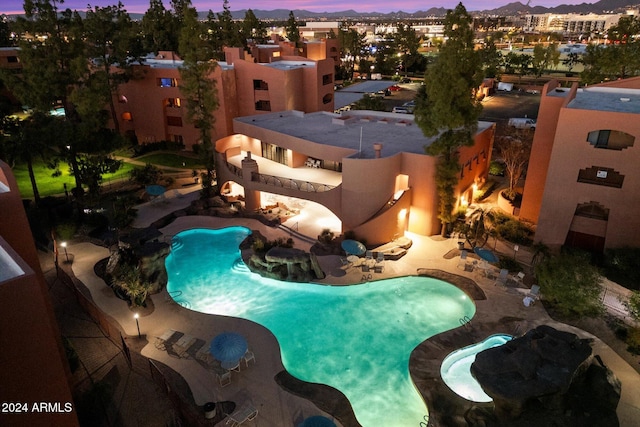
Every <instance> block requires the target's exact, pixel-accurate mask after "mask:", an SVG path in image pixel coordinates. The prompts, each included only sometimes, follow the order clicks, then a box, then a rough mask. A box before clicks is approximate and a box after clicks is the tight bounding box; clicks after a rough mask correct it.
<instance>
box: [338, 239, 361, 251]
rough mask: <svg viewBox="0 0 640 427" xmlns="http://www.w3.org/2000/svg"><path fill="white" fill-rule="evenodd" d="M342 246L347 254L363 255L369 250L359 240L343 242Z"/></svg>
mask: <svg viewBox="0 0 640 427" xmlns="http://www.w3.org/2000/svg"><path fill="white" fill-rule="evenodd" d="M341 246H342V249H344V251H345V252H346V253H347V254H353V255H362V254H363V253H365V252H366V251H367V248H365V247H364V245H363V244H362V243H360V242H358V241H357V240H350V239H347V240H343V241H342V243H341Z"/></svg>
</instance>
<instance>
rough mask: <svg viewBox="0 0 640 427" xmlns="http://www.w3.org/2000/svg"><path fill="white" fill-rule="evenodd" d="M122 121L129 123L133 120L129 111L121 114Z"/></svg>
mask: <svg viewBox="0 0 640 427" xmlns="http://www.w3.org/2000/svg"><path fill="white" fill-rule="evenodd" d="M122 120H124V121H126V122H130V121H131V120H133V118H132V117H131V113H130V112H129V111H127V112H124V113H122Z"/></svg>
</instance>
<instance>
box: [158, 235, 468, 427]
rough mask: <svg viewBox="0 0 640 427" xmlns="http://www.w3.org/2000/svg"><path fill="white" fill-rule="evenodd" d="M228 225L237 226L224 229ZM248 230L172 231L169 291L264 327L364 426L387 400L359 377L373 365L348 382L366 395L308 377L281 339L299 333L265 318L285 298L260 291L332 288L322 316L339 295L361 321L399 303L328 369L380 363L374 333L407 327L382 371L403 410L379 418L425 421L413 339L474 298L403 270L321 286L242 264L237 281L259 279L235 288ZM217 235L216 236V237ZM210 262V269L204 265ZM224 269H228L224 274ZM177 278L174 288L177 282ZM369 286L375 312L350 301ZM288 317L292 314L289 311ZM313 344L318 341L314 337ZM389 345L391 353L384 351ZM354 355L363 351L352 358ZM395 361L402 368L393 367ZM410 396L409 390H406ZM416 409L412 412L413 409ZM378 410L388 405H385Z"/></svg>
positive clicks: (464, 312) (450, 320) (289, 357)
mask: <svg viewBox="0 0 640 427" xmlns="http://www.w3.org/2000/svg"><path fill="white" fill-rule="evenodd" d="M234 232H235V234H225V233H234ZM201 233H202V234H204V235H207V236H210V237H209V238H208V240H207V239H206V238H205V242H203V243H204V244H205V246H203V247H198V246H192V245H191V244H188V241H189V240H190V236H192V235H200V234H201ZM250 233H251V230H249V229H248V228H246V227H242V226H233V227H226V228H222V229H215V230H213V229H202V228H196V229H189V230H184V231H183V232H180V233H177V234H176V235H175V236H174V241H173V242H172V252H171V254H170V255H169V256H168V257H167V260H166V266H167V273H168V276H169V283H168V284H167V291H168V292H170V295H173V294H172V293H171V292H173V291H177V290H180V292H181V297H180V298H182V299H184V300H185V301H190V302H191V304H189V308H190V309H191V310H194V311H199V312H203V313H207V314H216V315H225V316H231V317H238V318H243V319H247V320H250V321H253V322H256V323H258V324H261V325H262V326H264V327H266V328H267V329H268V330H270V331H271V333H272V334H273V335H274V336H275V337H276V339H277V340H278V343H279V344H280V350H281V358H282V363H283V365H284V367H285V369H286V370H287V371H288V372H289V373H290V374H291V375H293V376H294V377H297V378H298V379H300V380H302V381H306V382H313V383H321V384H326V385H328V386H331V387H334V388H336V389H338V390H340V391H341V392H342V393H343V394H344V395H345V396H346V397H347V399H349V403H350V405H351V407H352V409H353V410H354V413H355V415H356V418H357V419H358V421H359V422H361V424H362V425H363V426H379V425H380V423H379V421H380V420H381V419H384V417H383V418H378V417H379V416H380V415H381V414H377V416H378V417H377V416H376V413H377V411H378V410H380V409H381V407H383V406H385V405H383V404H382V403H383V402H381V401H380V398H381V397H382V396H384V394H382V395H378V393H372V392H371V391H372V390H373V389H379V388H380V387H379V386H375V385H374V387H373V388H372V387H371V384H368V385H367V384H365V382H366V378H365V377H370V376H371V372H369V371H365V372H364V374H362V375H359V376H358V377H357V384H353V385H355V386H356V388H357V389H360V390H361V391H362V392H363V394H365V395H367V397H368V399H364V400H361V399H358V398H355V399H354V395H353V392H356V393H359V392H358V390H354V389H349V388H348V387H347V388H343V387H342V386H346V384H344V383H343V384H342V386H341V385H338V384H336V383H335V382H334V381H331V380H329V379H328V378H318V377H316V376H315V375H312V376H311V377H309V376H308V375H307V374H306V373H305V372H304V370H305V367H304V366H296V365H297V361H299V360H300V355H299V354H296V350H298V349H296V348H295V346H292V345H287V341H289V342H295V343H304V339H303V337H296V339H294V340H287V337H286V336H285V335H286V334H284V332H285V331H283V330H282V328H281V327H279V326H277V325H274V324H273V321H272V320H270V318H271V317H272V316H273V314H274V312H278V311H279V310H280V309H286V308H287V307H286V306H285V307H280V308H278V307H277V306H278V305H279V304H282V303H283V302H285V301H284V300H285V298H282V297H276V298H275V299H269V298H268V297H267V295H265V294H264V293H265V292H272V291H273V290H276V291H278V292H283V291H285V292H294V293H295V292H300V291H301V290H304V292H305V293H308V294H313V295H312V299H313V300H314V301H315V300H316V298H320V297H321V294H327V293H329V294H330V295H332V296H333V298H334V300H335V301H327V302H325V303H323V304H327V303H328V304H330V305H328V306H325V308H324V309H323V312H322V313H323V318H325V320H326V321H329V320H332V319H333V317H334V316H333V315H328V312H327V313H325V312H324V310H330V309H331V310H333V309H334V308H335V307H334V306H340V305H344V303H345V301H350V302H349V305H348V306H346V307H345V306H343V307H342V309H340V308H339V307H338V308H335V309H336V310H337V311H339V312H342V313H345V312H348V313H351V314H352V316H351V317H350V318H349V320H347V321H346V322H347V323H359V324H360V322H358V321H357V320H363V319H364V321H363V322H362V323H361V324H362V325H365V324H366V325H369V326H370V325H372V324H376V322H378V321H380V319H379V317H380V311H379V310H380V309H381V308H382V307H384V306H385V305H389V306H390V307H396V308H397V309H396V310H395V312H397V313H396V315H397V317H394V318H389V319H388V321H386V322H381V323H379V324H378V326H377V327H376V328H374V332H373V333H372V334H371V335H370V336H367V337H366V340H365V341H360V342H358V343H356V344H355V345H354V343H351V344H349V345H346V347H344V348H357V349H361V350H362V351H358V352H357V354H355V353H354V354H345V356H346V357H344V358H342V359H341V360H338V365H337V366H336V365H335V364H334V366H332V368H333V371H335V372H334V373H336V374H337V375H339V376H340V377H341V381H342V380H343V378H342V377H344V376H346V375H347V374H348V371H352V370H353V371H357V369H352V368H353V364H354V363H355V365H357V366H359V365H361V362H364V363H365V364H367V365H376V367H379V366H385V365H384V364H383V363H382V362H383V360H380V359H381V358H380V356H381V355H383V356H385V357H383V358H382V359H385V360H384V362H385V363H389V361H388V360H386V359H388V357H386V356H388V355H390V354H391V353H392V352H389V350H394V348H391V349H389V348H386V347H388V345H387V346H386V347H385V348H384V350H383V351H375V352H373V354H369V355H367V354H366V353H367V351H371V349H370V347H373V346H374V345H373V342H374V341H376V338H382V339H384V340H385V342H387V343H390V344H395V343H396V341H395V340H396V339H398V338H402V337H398V336H396V334H395V331H398V330H401V331H404V332H403V334H406V335H407V337H405V338H406V339H408V340H409V342H405V344H404V345H405V347H404V351H403V354H402V356H401V357H400V358H396V359H394V361H392V362H393V363H392V366H391V367H392V368H393V371H394V373H395V374H394V375H388V376H387V375H386V376H385V377H386V378H387V379H388V380H392V381H391V382H393V395H392V396H391V398H389V395H386V399H385V401H387V402H386V403H387V404H388V403H390V402H394V404H393V405H390V406H391V407H392V408H395V409H396V410H397V408H404V411H401V413H398V412H397V411H396V412H394V413H392V414H389V415H390V416H391V418H390V419H387V420H385V424H384V425H386V426H389V427H391V426H396V425H397V426H405V425H411V424H414V423H417V422H418V423H419V422H420V421H421V420H423V419H424V420H425V421H426V420H427V419H428V415H426V414H428V411H429V409H428V405H427V402H426V401H425V400H424V399H423V396H422V393H421V392H420V390H419V388H418V387H417V385H416V384H415V383H414V381H413V378H412V376H411V375H410V373H409V356H410V354H411V352H412V351H413V350H414V349H415V348H416V347H417V346H418V345H420V344H421V343H422V342H424V341H426V340H428V339H429V338H431V337H432V336H434V335H435V334H437V333H440V332H444V331H448V330H452V329H456V328H457V327H459V318H463V317H473V316H474V315H475V312H476V306H475V303H474V302H473V299H471V298H470V297H469V296H468V295H467V294H466V293H464V292H463V291H462V290H461V289H459V288H458V287H456V286H455V285H453V284H451V283H449V282H447V281H445V280H440V279H435V278H427V277H420V276H403V277H397V278H393V279H382V280H379V281H375V282H368V283H356V284H353V285H352V286H326V285H325V284H319V283H310V284H309V283H297V282H282V281H276V280H274V279H268V278H264V277H261V276H259V275H257V274H255V273H250V272H249V271H247V270H246V267H245V270H244V272H243V274H242V275H241V276H242V282H251V281H254V280H253V279H254V278H256V279H259V281H260V282H261V283H260V285H259V286H258V287H256V288H254V289H252V292H251V294H250V295H249V296H248V295H247V294H244V293H243V292H242V291H241V289H240V286H239V284H235V285H234V284H232V282H233V280H234V279H233V278H232V277H231V276H233V275H234V274H233V273H240V272H238V271H237V270H235V269H234V266H236V264H237V262H238V260H239V259H240V253H239V252H240V251H239V249H238V246H237V245H239V244H240V243H241V242H242V240H244V238H246V236H247V235H248V234H250ZM205 237H206V236H205ZM223 242H224V243H223ZM218 243H221V245H219V244H218ZM236 244H237V245H236ZM225 245H226V254H223V253H222V252H218V250H219V249H225V247H223V246H225ZM230 245H236V246H235V249H234V250H233V251H231V253H229V248H230ZM205 252H206V253H207V256H206V257H204V258H203V257H202V254H203V253H205ZM192 256H197V257H198V263H197V264H194V263H193V258H191V257H192ZM176 257H177V258H176ZM182 258H185V259H186V258H191V261H190V262H188V263H187V264H188V267H187V268H186V269H181V268H178V267H179V265H180V264H181V263H182V262H184V261H185V259H182ZM208 268H212V269H213V270H212V271H208ZM173 273H175V274H177V275H179V277H180V278H178V277H177V276H174V274H173ZM181 273H182V274H181ZM193 273H196V279H197V280H196V281H195V282H194V281H193V280H189V279H188V278H187V277H185V276H188V275H189V274H193ZM229 273H232V274H231V275H230V274H229ZM216 274H218V275H220V274H222V275H224V280H215V277H216V276H215V275H216ZM212 275H213V276H212ZM176 279H177V280H178V282H181V281H182V279H188V281H187V282H186V283H183V284H180V283H177V282H176ZM385 282H388V283H385ZM214 283H215V284H216V286H214V287H212V286H211V284H214ZM425 283H427V284H428V285H427V286H424V285H423V284H425ZM201 284H206V285H207V286H206V287H205V288H201V287H200V285H201ZM417 284H420V286H419V288H417V287H416V285H417ZM309 285H313V286H309ZM176 286H177V287H178V288H179V289H178V288H175V287H176ZM229 286H230V287H229ZM269 289H271V290H269ZM445 289H446V291H445ZM416 291H418V292H419V295H415V294H414V292H416ZM443 291H444V292H443ZM371 293H373V294H379V295H377V297H378V298H382V300H379V301H378V304H377V305H373V306H372V307H369V309H370V310H373V312H369V313H368V314H367V313H366V310H367V307H363V306H360V305H358V304H357V303H354V302H353V301H355V300H356V299H358V300H359V299H360V298H361V297H362V296H363V294H365V295H368V294H371ZM371 296H372V295H369V296H368V297H367V298H369V297H371ZM407 296H410V297H409V299H407ZM416 296H417V298H416ZM262 297H265V299H262ZM262 301H264V303H261V302H262ZM293 302H294V303H295V305H296V306H297V307H298V306H299V304H300V302H304V301H299V300H297V299H296V300H295V301H293ZM427 302H428V303H429V304H435V305H434V306H433V307H432V309H429V306H428V305H422V304H426V303H427ZM314 304H315V303H314ZM353 304H355V305H353ZM314 307H317V305H314ZM353 307H358V310H354V309H353ZM307 311H309V310H302V312H307ZM418 313H421V315H418ZM444 313H448V314H447V315H446V316H445V315H444ZM357 315H359V316H360V319H357V320H356V318H353V316H357ZM424 315H427V318H425V317H424ZM416 316H417V317H416ZM291 318H292V319H293V318H294V317H291ZM317 320H318V318H315V321H314V323H315V324H318V323H324V322H318V321H317ZM420 320H421V321H420ZM398 323H401V324H403V326H404V327H402V328H400V329H398V328H397V324H398ZM394 325H396V326H394ZM434 325H439V329H438V328H436V330H431V329H429V330H430V332H429V333H427V334H425V332H426V331H427V330H426V329H424V327H425V326H429V327H430V328H431V327H433V326H434ZM384 328H390V330H386V331H384V332H383V330H384ZM284 329H286V330H287V331H288V330H289V329H292V328H291V327H290V325H288V326H287V325H284ZM293 329H295V328H293ZM327 329H330V330H332V331H338V329H333V326H329V325H328V324H327ZM414 329H415V330H414ZM416 331H417V335H416ZM401 335H402V334H401ZM341 338H342V339H353V338H355V337H354V336H352V335H346V336H342V337H341ZM389 340H391V341H389ZM332 341H333V339H332ZM307 344H309V346H307V347H304V346H303V350H304V351H303V355H304V356H308V355H309V354H308V353H309V351H310V350H313V348H312V347H314V345H313V344H312V343H307ZM315 346H317V344H316V345H315ZM392 347H394V346H392ZM388 352H389V354H387V353H388ZM316 356H317V358H316V357H313V358H311V359H312V360H315V361H316V362H315V363H314V364H317V363H319V361H320V360H321V359H320V357H321V355H316ZM359 356H360V357H362V358H364V359H360V360H358V358H359ZM374 361H375V362H374ZM322 365H323V366H325V367H327V368H328V367H329V366H330V364H329V363H326V364H322ZM397 369H400V370H399V371H398V370H397ZM382 372H387V374H389V373H390V372H389V371H384V370H383V371H382ZM402 389H403V390H404V391H408V390H409V389H411V390H412V392H411V393H408V394H404V393H403V392H402V391H401V390H402ZM408 396H411V397H409V398H408ZM414 399H415V406H414V405H409V404H408V403H409V400H414ZM396 400H397V401H396ZM418 401H419V403H418ZM409 407H413V410H411V409H409ZM418 407H419V408H420V409H419V408H418ZM414 410H415V411H416V412H413V411H414ZM384 412H387V413H388V412H390V411H384ZM403 412H404V413H403ZM410 414H413V415H410ZM403 415H406V416H410V419H411V420H410V421H408V420H407V419H403ZM398 422H400V424H397V423H398Z"/></svg>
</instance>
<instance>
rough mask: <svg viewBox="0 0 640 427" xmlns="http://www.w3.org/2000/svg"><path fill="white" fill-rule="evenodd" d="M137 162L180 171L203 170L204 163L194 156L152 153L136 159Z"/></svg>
mask: <svg viewBox="0 0 640 427" xmlns="http://www.w3.org/2000/svg"><path fill="white" fill-rule="evenodd" d="M136 160H138V161H140V162H145V163H151V164H153V165H156V166H168V167H172V168H180V169H189V170H191V169H203V168H204V165H203V164H202V161H201V160H200V159H198V158H194V157H193V156H182V155H180V154H175V153H161V152H156V153H150V154H146V155H144V156H140V157H138V158H136Z"/></svg>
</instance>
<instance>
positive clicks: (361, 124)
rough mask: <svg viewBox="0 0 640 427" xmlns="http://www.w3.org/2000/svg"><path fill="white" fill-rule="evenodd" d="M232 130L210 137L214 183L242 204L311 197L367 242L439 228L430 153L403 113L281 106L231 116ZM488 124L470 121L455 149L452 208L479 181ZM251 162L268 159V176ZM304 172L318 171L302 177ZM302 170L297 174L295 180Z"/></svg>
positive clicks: (489, 140)
mask: <svg viewBox="0 0 640 427" xmlns="http://www.w3.org/2000/svg"><path fill="white" fill-rule="evenodd" d="M233 127H234V132H235V134H234V135H231V136H228V137H225V138H221V139H219V140H218V141H217V142H216V151H217V155H218V160H217V161H218V163H217V172H218V182H219V184H220V185H224V184H225V183H227V182H236V183H238V184H240V185H241V186H242V187H243V188H244V193H245V203H246V208H247V209H248V210H252V209H257V208H260V207H261V206H260V203H261V202H260V193H261V192H266V193H275V194H282V195H285V196H289V197H297V198H300V199H306V200H311V201H314V202H317V203H320V204H322V205H323V206H325V207H327V208H328V209H329V210H331V211H332V212H333V213H334V214H335V215H336V217H337V218H338V219H339V220H340V221H341V223H342V231H343V232H344V231H354V232H355V233H356V235H357V236H358V237H359V238H362V239H366V241H367V242H368V243H370V244H377V243H384V242H388V241H390V240H392V239H393V238H394V237H397V236H401V235H403V233H404V231H411V232H414V233H417V234H421V235H433V234H438V233H439V232H440V222H439V220H438V217H437V216H438V197H437V191H436V184H435V164H436V161H437V159H436V158H435V157H433V156H429V155H427V154H425V146H427V145H429V144H431V143H432V142H433V139H432V138H426V137H425V136H424V135H423V134H422V131H421V130H420V128H419V127H418V126H417V125H416V123H415V122H414V120H413V116H412V115H409V114H394V113H384V112H375V111H355V110H354V111H349V112H345V113H342V114H334V113H326V112H316V113H304V112H301V111H286V112H281V113H272V114H266V115H257V116H248V117H239V118H236V119H235V120H234V126H233ZM494 132H495V124H494V123H489V122H479V126H478V132H477V134H476V136H475V144H474V145H473V146H471V147H463V148H461V149H460V181H459V184H458V186H457V187H456V190H455V195H456V197H457V200H458V205H459V206H465V205H467V204H469V203H471V202H472V201H473V200H472V199H473V190H474V184H476V185H480V184H482V183H483V182H484V180H485V179H486V177H487V173H488V166H489V162H490V159H491V150H492V146H493V137H494ZM256 158H263V159H265V158H266V159H269V160H271V165H276V166H277V168H270V169H271V170H270V171H269V173H265V172H264V171H262V170H261V169H260V167H259V165H258V163H257V162H256ZM307 170H312V171H318V172H322V173H317V174H316V175H315V177H312V178H309V177H308V176H307V174H306V173H305V172H306V171H307ZM303 176H307V177H305V178H303Z"/></svg>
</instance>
